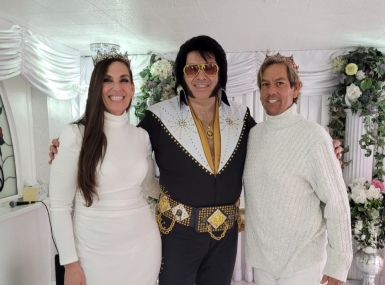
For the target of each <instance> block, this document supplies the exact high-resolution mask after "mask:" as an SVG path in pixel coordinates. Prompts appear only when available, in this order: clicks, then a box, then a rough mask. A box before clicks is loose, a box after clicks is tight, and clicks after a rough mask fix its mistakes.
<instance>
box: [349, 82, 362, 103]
mask: <svg viewBox="0 0 385 285" xmlns="http://www.w3.org/2000/svg"><path fill="white" fill-rule="evenodd" d="M361 94H362V91H361V89H360V87H358V86H356V85H355V84H353V83H352V84H350V85H349V86H348V87H346V97H347V98H348V99H349V100H350V101H353V102H355V101H357V99H358V98H359V97H360V96H361Z"/></svg>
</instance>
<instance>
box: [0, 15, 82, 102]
mask: <svg viewBox="0 0 385 285" xmlns="http://www.w3.org/2000/svg"><path fill="white" fill-rule="evenodd" d="M19 74H21V76H22V77H23V78H24V80H25V81H26V82H27V83H28V84H30V85H31V86H33V87H34V88H36V89H38V90H40V91H41V92H43V93H44V94H46V95H47V96H50V97H52V98H56V99H62V100H64V99H72V98H74V97H76V96H77V92H76V91H75V90H74V89H73V86H74V85H77V84H79V80H80V52H79V51H77V50H75V49H72V48H70V47H67V46H65V45H62V44H60V43H57V42H55V41H51V40H49V39H47V38H45V37H43V36H40V35H37V34H34V33H33V32H31V31H29V30H28V29H26V28H21V27H20V26H18V25H14V24H13V23H11V22H8V21H6V20H3V19H0V80H5V79H8V78H11V77H14V76H17V75H19Z"/></svg>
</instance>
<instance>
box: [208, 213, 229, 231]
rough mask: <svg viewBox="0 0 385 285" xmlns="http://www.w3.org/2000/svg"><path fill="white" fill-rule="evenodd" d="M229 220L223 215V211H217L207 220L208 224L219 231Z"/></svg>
mask: <svg viewBox="0 0 385 285" xmlns="http://www.w3.org/2000/svg"><path fill="white" fill-rule="evenodd" d="M226 220H227V217H226V216H225V215H224V214H223V213H222V211H221V210H219V209H217V210H216V211H215V212H214V213H212V215H211V216H210V217H209V218H208V219H207V222H208V223H209V224H210V225H211V226H212V227H213V228H214V229H218V228H219V227H220V226H221V225H223V223H224V222H225V221H226Z"/></svg>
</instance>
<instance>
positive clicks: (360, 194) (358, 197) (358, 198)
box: [350, 187, 366, 204]
mask: <svg viewBox="0 0 385 285" xmlns="http://www.w3.org/2000/svg"><path fill="white" fill-rule="evenodd" d="M350 198H352V200H353V201H354V203H356V204H364V203H365V202H366V193H365V190H363V189H362V188H358V187H355V188H353V189H352V194H350Z"/></svg>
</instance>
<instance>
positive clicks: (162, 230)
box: [156, 213, 175, 235]
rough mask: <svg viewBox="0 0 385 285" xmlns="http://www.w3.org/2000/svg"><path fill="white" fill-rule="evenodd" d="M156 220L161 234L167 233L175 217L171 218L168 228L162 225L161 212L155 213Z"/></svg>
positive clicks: (171, 227) (173, 223)
mask: <svg viewBox="0 0 385 285" xmlns="http://www.w3.org/2000/svg"><path fill="white" fill-rule="evenodd" d="M156 221H157V223H158V227H159V230H160V232H161V233H162V234H165V235H168V234H169V233H170V232H171V231H172V229H173V228H174V225H175V219H172V220H171V225H170V226H169V227H168V228H165V227H163V226H162V213H159V214H156Z"/></svg>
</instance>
